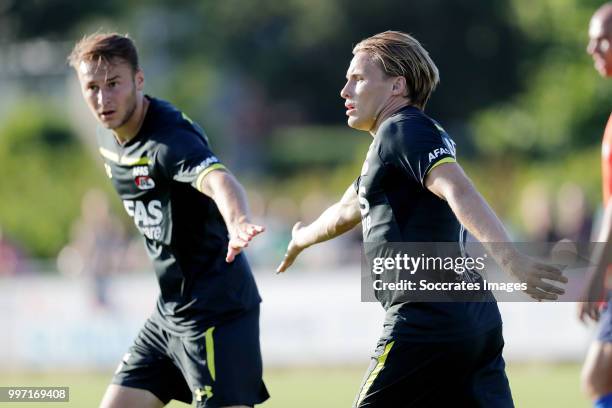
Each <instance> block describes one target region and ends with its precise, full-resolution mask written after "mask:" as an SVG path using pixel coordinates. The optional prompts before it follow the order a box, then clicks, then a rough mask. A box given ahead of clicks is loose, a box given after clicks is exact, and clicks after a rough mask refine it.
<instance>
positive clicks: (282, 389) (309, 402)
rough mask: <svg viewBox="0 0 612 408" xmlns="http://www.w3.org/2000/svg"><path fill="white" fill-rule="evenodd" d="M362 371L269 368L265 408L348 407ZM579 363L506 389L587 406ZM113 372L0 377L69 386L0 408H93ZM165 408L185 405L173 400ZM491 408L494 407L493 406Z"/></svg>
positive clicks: (523, 401)
mask: <svg viewBox="0 0 612 408" xmlns="http://www.w3.org/2000/svg"><path fill="white" fill-rule="evenodd" d="M364 370H365V366H364V367H363V368H354V367H351V368H327V367H326V368H287V369H279V368H275V369H270V370H267V371H266V373H265V380H266V383H267V385H268V389H269V391H270V394H271V395H272V398H271V399H270V400H269V401H268V402H267V403H265V404H263V405H261V407H263V408H281V407H282V408H287V407H291V408H306V407H309V408H312V407H317V408H338V407H350V405H351V403H352V401H353V397H354V394H355V393H356V391H357V387H358V386H359V383H360V380H361V377H362V375H363V371H364ZM579 372H580V367H579V366H578V365H573V364H572V365H511V366H509V368H508V376H509V378H510V385H511V386H512V392H513V395H514V399H515V403H516V406H517V408H547V407H551V408H553V407H554V408H581V407H584V408H587V407H589V406H590V404H589V402H588V401H587V400H586V398H584V397H583V396H582V395H581V393H580V390H579V385H578V377H579ZM110 376H111V373H110V371H109V372H108V373H72V374H70V373H48V374H25V373H22V374H8V373H0V386H9V385H10V386H13V385H19V386H26V385H30V386H69V387H70V402H69V403H42V404H38V405H36V404H29V403H0V407H18V408H26V407H27V408H30V407H36V406H42V407H43V408H44V407H48V408H51V407H75V408H87V407H96V406H97V405H98V402H99V400H100V397H101V396H102V393H103V392H104V389H105V388H106V384H107V382H108V379H109V378H110ZM169 407H173V408H180V407H187V405H185V404H181V403H176V402H173V403H171V404H170V405H169ZM492 408H494V407H492Z"/></svg>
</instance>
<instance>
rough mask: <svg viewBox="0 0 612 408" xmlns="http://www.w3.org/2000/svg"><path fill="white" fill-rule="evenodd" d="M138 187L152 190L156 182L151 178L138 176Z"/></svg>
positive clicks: (136, 180) (136, 181) (135, 180)
mask: <svg viewBox="0 0 612 408" xmlns="http://www.w3.org/2000/svg"><path fill="white" fill-rule="evenodd" d="M134 182H135V183H136V187H138V188H139V189H141V190H151V189H152V188H154V187H155V181H153V179H152V178H151V177H149V176H136V178H135V179H134Z"/></svg>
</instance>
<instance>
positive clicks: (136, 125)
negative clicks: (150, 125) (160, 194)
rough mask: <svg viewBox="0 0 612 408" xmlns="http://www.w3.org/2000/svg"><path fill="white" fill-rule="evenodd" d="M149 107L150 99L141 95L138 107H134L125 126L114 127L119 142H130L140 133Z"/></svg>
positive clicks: (137, 103)
mask: <svg viewBox="0 0 612 408" xmlns="http://www.w3.org/2000/svg"><path fill="white" fill-rule="evenodd" d="M148 108H149V100H148V99H147V98H146V97H145V96H144V95H139V97H138V99H137V102H136V109H134V112H133V113H132V115H131V116H130V118H129V119H128V121H127V122H126V123H125V124H124V125H123V126H121V127H118V128H116V129H113V134H114V135H115V138H116V139H117V142H118V143H119V144H125V143H127V142H129V141H130V140H132V139H133V138H134V137H135V136H136V135H137V134H138V132H139V131H140V128H141V127H142V124H143V122H144V118H145V116H146V115H147V109H148Z"/></svg>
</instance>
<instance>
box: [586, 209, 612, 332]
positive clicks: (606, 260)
mask: <svg viewBox="0 0 612 408" xmlns="http://www.w3.org/2000/svg"><path fill="white" fill-rule="evenodd" d="M596 242H598V244H596V246H595V250H594V252H593V255H592V260H593V263H594V264H595V270H594V271H593V274H592V275H591V277H590V279H589V281H588V282H587V286H586V290H585V293H584V295H583V298H582V301H581V302H580V303H579V304H578V318H579V319H580V320H581V321H582V322H585V321H586V318H587V316H588V317H590V318H591V319H593V320H594V321H597V320H599V312H600V310H599V303H598V302H597V301H598V300H600V299H601V298H602V296H603V295H604V291H605V279H606V272H607V271H608V267H609V265H610V264H612V200H610V201H609V202H608V205H607V206H606V209H605V211H604V216H603V220H602V223H601V229H600V230H599V237H598V238H597V241H596ZM602 300H603V299H602Z"/></svg>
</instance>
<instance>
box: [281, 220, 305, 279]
mask: <svg viewBox="0 0 612 408" xmlns="http://www.w3.org/2000/svg"><path fill="white" fill-rule="evenodd" d="M303 228H304V227H302V223H301V222H300V221H298V222H296V223H295V225H294V226H293V229H292V230H291V241H290V242H289V245H288V246H287V252H286V253H285V258H283V260H282V262H281V263H280V265H279V266H278V268H276V273H281V272H285V271H286V270H287V268H289V267H290V266H291V265H292V264H293V262H294V261H295V258H297V256H298V255H299V253H300V252H302V251H303V250H304V249H305V248H306V246H305V245H303V244H302V243H301V239H300V238H301V230H302V229H303Z"/></svg>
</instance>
